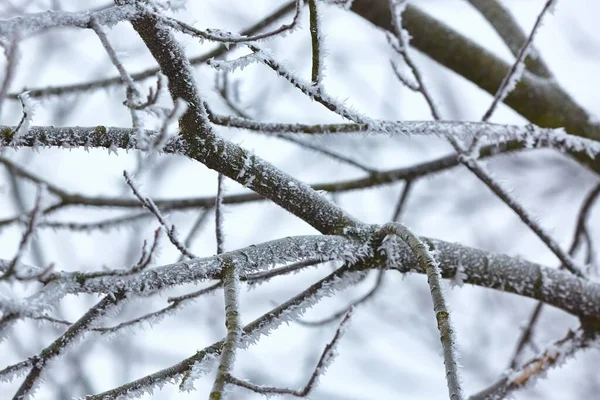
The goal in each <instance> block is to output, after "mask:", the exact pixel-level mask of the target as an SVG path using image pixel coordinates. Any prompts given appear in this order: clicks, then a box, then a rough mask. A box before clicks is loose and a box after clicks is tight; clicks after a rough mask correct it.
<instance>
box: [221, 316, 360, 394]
mask: <svg viewBox="0 0 600 400" xmlns="http://www.w3.org/2000/svg"><path fill="white" fill-rule="evenodd" d="M353 312H354V307H352V306H351V307H349V308H348V309H347V310H346V311H345V312H344V313H343V315H342V320H341V321H340V324H339V326H338V328H337V329H336V331H335V334H334V336H333V338H332V339H331V341H330V342H329V343H328V344H327V346H325V349H323V353H321V357H319V361H318V362H317V365H316V367H315V369H314V370H313V372H312V374H311V375H310V377H309V379H308V382H307V383H306V385H304V387H303V388H302V389H300V390H293V389H288V388H277V387H269V386H259V385H255V384H253V383H250V382H247V381H243V380H241V379H238V378H235V377H233V376H229V377H228V381H229V382H231V383H232V384H234V385H237V386H240V387H243V388H246V389H248V390H252V391H253V392H256V393H260V394H263V395H265V396H269V395H286V394H289V395H292V396H295V397H307V396H309V395H310V394H311V392H312V390H313V389H314V388H315V386H316V384H317V381H318V379H319V377H320V376H321V375H323V374H324V373H325V370H326V369H327V367H328V366H329V365H330V364H331V363H332V362H333V359H334V358H335V355H336V345H337V344H338V342H339V340H340V339H341V338H342V335H343V334H344V331H345V330H346V329H347V326H348V324H349V323H350V318H351V316H352V314H353Z"/></svg>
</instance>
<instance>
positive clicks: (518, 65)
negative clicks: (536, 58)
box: [481, 0, 556, 122]
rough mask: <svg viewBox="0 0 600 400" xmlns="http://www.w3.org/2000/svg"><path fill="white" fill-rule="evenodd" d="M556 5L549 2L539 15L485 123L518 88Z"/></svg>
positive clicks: (498, 92) (552, 1)
mask: <svg viewBox="0 0 600 400" xmlns="http://www.w3.org/2000/svg"><path fill="white" fill-rule="evenodd" d="M554 3H556V0H547V1H546V4H545V5H544V8H542V11H541V12H540V13H539V14H538V17H537V19H536V21H535V24H534V25H533V28H532V29H531V32H530V33H529V36H528V37H527V40H526V41H525V43H523V47H521V50H520V51H519V55H518V56H517V59H516V60H515V62H514V63H513V65H512V66H511V68H510V69H509V71H508V74H506V76H505V77H504V79H503V80H502V82H501V83H500V87H499V88H498V90H497V91H496V95H495V96H494V100H493V101H492V104H491V105H490V107H489V108H488V109H487V111H486V112H485V113H484V114H483V117H482V118H481V120H482V121H483V122H486V121H488V120H489V119H490V117H491V116H492V114H493V113H494V111H495V110H496V108H497V106H498V104H499V103H500V102H502V101H504V99H505V98H506V96H508V94H509V93H510V92H511V91H512V90H513V89H514V88H515V87H516V85H517V83H518V81H519V79H521V76H522V75H523V70H524V68H525V57H527V55H528V54H529V51H530V50H531V46H532V44H533V39H534V37H535V34H536V33H537V31H538V29H539V28H540V27H541V26H542V21H543V19H544V16H545V15H546V14H547V13H548V12H550V10H552V8H553V7H554Z"/></svg>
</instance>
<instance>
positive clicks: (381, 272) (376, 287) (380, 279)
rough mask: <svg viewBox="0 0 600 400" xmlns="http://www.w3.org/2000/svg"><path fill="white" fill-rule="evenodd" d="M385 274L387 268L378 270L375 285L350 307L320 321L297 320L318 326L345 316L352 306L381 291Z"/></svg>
mask: <svg viewBox="0 0 600 400" xmlns="http://www.w3.org/2000/svg"><path fill="white" fill-rule="evenodd" d="M384 274H385V270H383V269H381V270H379V271H377V278H376V280H375V284H374V285H373V287H372V288H371V289H370V290H369V291H368V292H367V293H365V294H364V295H362V296H361V297H360V298H358V299H357V300H355V301H353V302H352V303H351V304H350V305H349V306H348V307H346V308H344V309H343V310H340V311H337V312H335V313H333V314H332V315H330V316H329V317H326V318H323V319H321V320H318V321H305V320H301V319H298V320H297V322H298V323H299V324H301V325H304V326H311V327H316V326H323V325H327V324H329V323H332V322H335V321H337V320H339V319H340V318H341V317H343V316H344V315H345V314H346V313H347V312H348V310H350V309H352V308H356V307H358V306H359V305H361V304H363V303H366V302H367V301H368V300H370V299H371V298H372V297H373V296H374V295H375V294H376V293H377V292H378V291H379V289H380V288H381V286H382V283H383V277H384Z"/></svg>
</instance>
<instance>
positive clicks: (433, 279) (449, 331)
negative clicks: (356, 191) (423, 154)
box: [380, 222, 463, 400]
mask: <svg viewBox="0 0 600 400" xmlns="http://www.w3.org/2000/svg"><path fill="white" fill-rule="evenodd" d="M380 234H381V235H383V236H385V237H384V239H383V241H382V246H381V249H382V250H383V251H386V250H385V249H386V248H387V247H388V246H386V244H385V241H387V240H390V237H391V236H398V237H399V238H400V239H401V240H402V241H403V242H404V243H406V244H407V245H408V247H409V248H410V249H411V251H412V252H413V253H414V255H415V259H416V261H417V263H418V264H419V266H420V268H421V269H422V270H424V271H425V273H426V275H427V283H428V284H429V290H430V293H431V299H432V300H433V311H434V312H435V318H436V320H437V325H438V330H439V331H440V339H441V342H442V349H443V355H444V366H445V367H446V380H447V383H448V393H449V395H450V399H452V400H460V399H462V398H463V395H462V389H461V382H460V375H459V371H458V361H457V358H458V354H457V352H456V339H455V338H454V330H453V328H452V323H451V321H450V312H449V311H448V308H447V307H446V300H445V298H444V294H443V291H442V285H441V274H440V268H439V266H438V261H437V260H436V259H435V256H434V255H433V253H432V250H431V249H430V248H428V246H427V244H425V243H424V242H423V241H422V240H421V239H420V238H419V237H417V236H416V235H414V234H413V233H412V232H411V231H410V230H409V229H408V228H407V227H406V226H404V225H402V224H400V223H397V222H392V223H388V224H386V225H384V226H382V227H381V230H380ZM433 251H435V248H434V249H433ZM386 253H387V251H386ZM386 255H387V258H388V260H389V261H388V262H389V263H390V265H393V264H394V262H395V258H394V255H393V254H390V253H388V254H386Z"/></svg>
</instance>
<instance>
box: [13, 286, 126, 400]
mask: <svg viewBox="0 0 600 400" xmlns="http://www.w3.org/2000/svg"><path fill="white" fill-rule="evenodd" d="M125 298H126V295H125V293H124V292H117V293H112V294H109V295H107V296H105V297H104V298H103V299H102V300H100V302H98V303H97V304H96V305H95V306H94V307H92V308H91V309H90V310H89V311H88V312H86V313H85V314H84V315H83V316H82V317H81V318H80V319H79V320H78V321H77V322H75V323H74V324H73V325H71V326H70V327H69V328H68V329H67V330H66V331H65V332H64V333H63V334H62V335H61V336H60V337H58V338H57V339H56V340H55V341H54V342H52V343H51V344H50V345H48V346H47V347H46V348H44V349H43V350H42V351H41V352H40V353H39V354H38V355H37V356H34V357H33V358H32V361H31V371H29V374H28V375H27V377H26V378H25V380H24V381H23V383H22V384H21V386H20V387H19V389H17V392H16V393H15V395H14V396H13V400H22V399H24V398H26V396H28V394H29V393H30V392H32V391H33V390H35V387H36V386H37V384H38V381H39V379H40V377H41V375H42V373H43V371H44V369H45V368H46V365H47V364H48V363H49V362H50V361H52V360H53V359H55V358H57V357H59V356H60V355H61V354H63V353H64V352H65V351H66V350H67V347H68V346H69V345H71V344H72V342H73V341H75V340H77V339H79V338H80V337H81V336H82V335H83V334H85V333H86V331H88V330H89V329H90V327H91V326H92V324H94V323H96V321H97V320H98V319H99V318H101V317H102V316H104V315H105V314H106V313H107V312H108V311H109V310H111V309H113V308H114V307H115V306H117V305H118V304H120V303H121V302H122V301H123V300H125Z"/></svg>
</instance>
